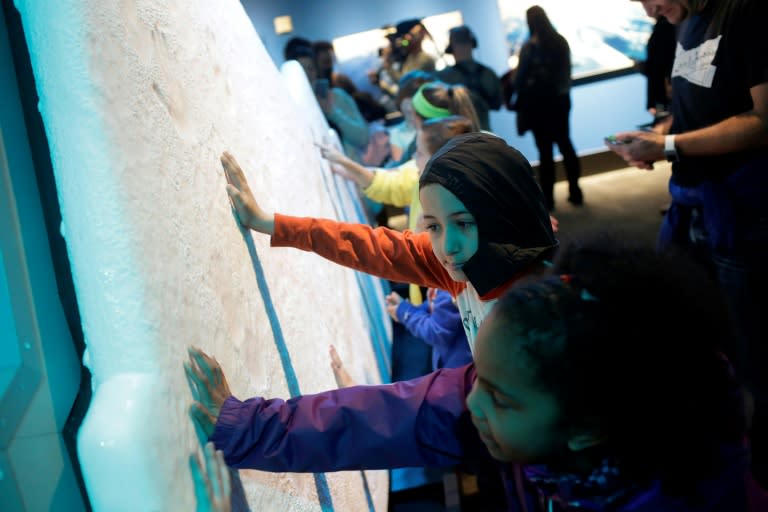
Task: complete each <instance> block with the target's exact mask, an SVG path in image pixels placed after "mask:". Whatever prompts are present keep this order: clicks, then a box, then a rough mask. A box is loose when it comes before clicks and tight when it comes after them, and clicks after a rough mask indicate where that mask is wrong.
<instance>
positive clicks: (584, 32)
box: [498, 0, 655, 81]
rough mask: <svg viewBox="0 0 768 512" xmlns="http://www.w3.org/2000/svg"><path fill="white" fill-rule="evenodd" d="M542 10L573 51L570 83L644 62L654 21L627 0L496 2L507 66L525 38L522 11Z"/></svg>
mask: <svg viewBox="0 0 768 512" xmlns="http://www.w3.org/2000/svg"><path fill="white" fill-rule="evenodd" d="M533 5H539V6H541V7H542V8H543V9H544V10H545V11H546V12H547V16H549V19H550V21H552V24H553V25H554V26H555V29H556V30H557V31H558V32H559V33H560V34H561V35H562V36H563V37H565V38H566V39H567V40H568V44H569V46H570V47H571V62H572V66H573V67H572V72H571V76H572V77H573V80H574V81H594V80H599V79H601V78H608V77H611V76H616V75H617V74H621V73H622V72H629V71H632V70H633V69H634V65H635V62H636V61H643V60H645V47H646V44H647V43H648V38H649V37H650V35H651V31H652V30H653V25H654V24H655V20H654V19H653V18H649V17H648V16H647V15H646V14H645V10H643V7H642V5H641V4H640V3H639V2H629V1H627V0H623V1H619V0H609V1H606V0H579V1H578V2H574V1H573V0H540V1H538V2H521V1H520V0H498V6H499V13H500V15H501V20H502V23H503V25H504V34H505V39H506V44H507V48H508V49H509V67H510V68H511V69H514V68H515V67H517V57H518V55H519V52H520V49H521V48H522V46H523V43H525V41H526V40H527V39H528V36H529V34H528V23H527V22H526V19H525V12H526V11H527V10H528V8H529V7H531V6H533Z"/></svg>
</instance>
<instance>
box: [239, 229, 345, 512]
mask: <svg viewBox="0 0 768 512" xmlns="http://www.w3.org/2000/svg"><path fill="white" fill-rule="evenodd" d="M235 216H236V215H235ZM238 224H239V223H238ZM241 229H242V232H243V239H244V240H245V244H246V246H248V254H250V255H251V262H252V263H253V271H254V273H255V274H256V283H257V284H258V286H259V291H260V292H261V298H262V301H263V302H264V309H266V312H267V318H269V325H270V327H272V334H273V336H274V339H275V345H276V346H277V353H278V354H279V355H280V363H281V364H282V366H283V373H284V374H285V380H286V382H287V383H288V392H289V393H290V395H291V397H295V396H298V395H300V394H301V390H300V389H299V380H298V379H297V378H296V372H295V371H294V369H293V363H292V362H291V354H290V353H289V352H288V346H287V345H286V343H285V338H284V337H283V329H282V327H280V320H279V319H278V318H277V311H276V310H275V305H274V303H273V302H272V295H271V294H270V293H269V286H268V285H267V279H266V278H265V276H264V268H263V267H262V266H261V261H259V255H258V254H257V253H256V245H255V244H254V242H253V236H252V235H251V233H250V231H249V230H246V229H243V228H241ZM314 477H315V488H316V490H317V497H318V500H319V502H320V506H321V508H322V510H323V512H333V510H334V508H333V498H332V497H331V491H330V489H329V487H328V480H327V479H326V478H325V474H324V473H315V474H314Z"/></svg>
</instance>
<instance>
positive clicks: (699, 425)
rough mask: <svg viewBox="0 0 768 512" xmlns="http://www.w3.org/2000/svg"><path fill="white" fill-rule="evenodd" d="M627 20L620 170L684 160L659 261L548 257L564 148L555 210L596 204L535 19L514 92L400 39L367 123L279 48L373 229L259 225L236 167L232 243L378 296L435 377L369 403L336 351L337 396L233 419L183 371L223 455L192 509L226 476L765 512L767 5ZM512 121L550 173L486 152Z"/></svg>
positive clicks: (312, 46) (530, 507) (313, 57)
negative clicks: (301, 253) (290, 251)
mask: <svg viewBox="0 0 768 512" xmlns="http://www.w3.org/2000/svg"><path fill="white" fill-rule="evenodd" d="M627 1H629V0H627ZM637 1H640V2H641V3H642V5H643V7H644V8H645V10H646V12H647V14H648V15H649V16H651V17H653V18H654V19H656V25H655V27H654V32H653V36H652V38H651V40H650V41H649V48H648V58H647V60H646V61H645V62H644V63H643V67H642V71H643V73H644V74H645V75H646V76H647V78H648V92H647V98H646V105H645V106H646V108H647V109H648V111H649V112H650V113H651V115H652V116H653V122H652V123H649V126H648V127H647V128H648V129H647V130H639V129H638V130H630V131H626V132H621V133H617V134H615V137H614V138H613V139H612V140H613V142H612V143H610V144H609V146H608V147H609V149H610V150H612V151H614V152H615V153H617V154H618V155H620V156H621V157H622V158H624V159H625V160H626V162H627V163H628V164H629V165H632V166H637V167H639V168H641V169H648V170H652V169H653V168H654V165H653V164H654V162H657V161H665V160H668V161H670V162H672V165H671V170H672V173H671V178H670V182H669V190H670V194H671V198H672V203H671V205H670V207H669V210H668V211H667V212H666V215H665V218H664V221H663V224H662V226H661V229H660V234H659V244H658V247H656V248H646V247H640V246H637V245H633V244H631V243H628V242H627V241H622V240H620V237H618V236H616V235H606V234H602V235H600V236H595V237H593V238H586V239H584V240H580V241H575V242H574V243H572V244H571V245H569V246H568V247H560V244H559V242H558V239H557V222H556V219H554V218H553V217H552V216H551V212H553V210H555V203H554V184H555V180H556V177H555V165H554V158H553V146H554V145H555V144H556V145H557V146H558V148H559V150H560V152H561V153H562V155H563V161H564V162H563V163H564V167H565V170H566V178H567V181H568V192H569V195H568V201H569V202H570V203H571V204H572V205H574V206H581V205H582V204H583V203H584V194H583V191H582V189H581V186H580V183H579V180H580V175H581V163H580V161H579V158H578V156H577V154H576V151H575V148H574V146H573V143H572V142H571V136H570V126H569V124H570V123H569V117H570V110H571V96H570V91H571V55H570V48H569V45H568V42H567V41H566V39H565V38H564V37H563V36H562V35H560V34H559V33H558V32H557V30H556V29H555V27H554V26H553V24H552V23H551V21H550V20H549V17H548V16H547V13H546V12H545V11H544V9H543V8H541V7H540V6H535V5H534V6H531V7H530V8H529V9H528V10H527V12H526V17H527V23H528V27H529V38H528V40H527V41H526V42H525V44H524V45H523V47H522V49H521V52H520V55H519V65H518V66H517V68H516V69H514V70H511V72H509V73H506V74H505V76H504V77H503V78H504V80H502V77H501V76H499V75H497V74H496V73H495V72H494V71H493V70H492V69H491V68H490V67H488V66H486V65H484V64H482V63H480V62H477V61H476V60H475V59H474V57H473V50H474V49H475V48H476V47H477V38H476V36H475V34H474V33H473V31H472V30H471V29H470V27H468V26H466V25H461V26H458V27H454V28H452V29H451V30H450V32H449V34H448V40H449V45H448V47H447V48H446V49H445V54H447V55H452V56H453V59H454V63H453V64H452V65H449V66H445V67H443V68H442V69H437V68H438V66H437V65H436V64H437V63H436V61H435V58H434V56H432V55H431V54H429V53H428V52H426V51H425V50H424V48H423V41H424V38H425V37H429V36H430V35H429V32H428V31H427V29H426V27H425V26H424V24H423V23H422V21H421V20H419V19H408V20H404V21H402V22H400V23H397V24H396V25H394V26H393V31H392V32H391V33H390V34H389V35H388V36H387V38H388V42H389V44H388V45H387V46H386V47H384V48H383V49H382V51H381V66H380V67H379V68H378V69H375V70H372V71H371V73H370V74H369V76H368V78H369V80H371V83H372V84H375V85H376V86H377V87H379V88H380V90H381V93H382V94H381V96H380V98H379V99H377V98H375V97H374V95H371V94H370V93H366V92H362V91H360V90H358V88H357V87H356V86H355V84H354V82H353V81H352V80H351V79H350V78H349V77H347V76H345V75H343V74H341V73H339V72H338V71H335V70H334V64H335V56H334V49H333V45H332V44H331V43H330V42H328V41H314V42H312V41H309V40H307V39H304V38H301V37H294V38H292V39H290V40H289V41H288V43H287V44H286V45H285V48H284V58H285V59H286V60H297V61H298V62H300V63H301V65H302V66H303V68H304V70H305V72H306V74H307V79H308V81H309V83H310V84H311V85H312V87H313V90H314V91H315V93H316V96H317V101H318V104H319V106H320V108H321V110H322V111H323V114H324V115H325V117H326V120H327V121H328V124H329V126H331V127H332V128H333V129H335V130H336V131H337V132H338V135H339V138H340V140H341V142H342V147H341V148H336V147H333V146H330V145H321V148H320V149H321V153H322V156H323V157H324V158H326V159H327V160H328V161H329V162H330V163H331V166H332V169H333V170H334V172H337V173H339V174H342V175H344V176H346V177H348V178H349V179H351V180H353V181H354V182H355V183H356V184H357V185H358V186H359V189H360V193H361V198H364V200H365V201H367V202H366V205H367V206H368V211H369V214H370V218H369V222H368V223H367V224H348V223H342V222H336V221H331V220H323V219H300V218H294V217H290V216H286V215H281V214H279V213H276V214H272V213H269V212H265V211H264V210H263V209H262V208H261V207H260V206H259V204H258V201H257V198H256V195H255V194H254V193H253V192H252V191H251V190H250V188H249V187H248V183H247V180H246V177H245V173H244V172H243V170H242V169H241V168H240V166H239V164H238V163H237V161H236V159H235V158H234V156H232V155H229V154H225V155H223V156H222V165H223V167H224V171H225V175H226V177H227V182H228V184H227V192H228V194H229V197H230V199H231V202H232V205H233V206H234V208H235V210H236V212H237V215H238V218H239V221H240V223H241V224H242V225H243V226H245V227H246V228H250V229H252V230H254V231H256V232H258V233H263V234H265V235H267V236H270V237H271V243H272V245H273V246H285V247H295V248H299V249H302V250H307V251H312V252H316V253H317V254H320V255H321V256H323V257H325V258H327V259H330V260H332V261H334V262H336V263H338V264H340V265H344V266H347V267H351V268H354V269H356V270H360V271H364V272H368V273H371V274H373V275H377V276H379V277H382V278H384V279H386V280H389V281H390V283H391V285H392V287H393V289H394V290H395V291H394V292H393V293H392V294H390V295H388V296H387V298H386V303H387V309H388V311H389V313H390V315H391V316H392V320H393V322H396V323H400V324H403V325H405V326H407V328H408V330H409V331H410V334H411V335H412V336H413V337H416V338H421V339H422V340H423V342H424V343H426V344H428V345H430V346H432V347H433V350H434V353H433V354H431V355H432V357H430V361H429V364H428V367H427V368H426V369H425V370H424V371H423V372H420V373H419V374H418V375H406V376H403V375H399V376H398V377H399V379H395V380H405V379H406V378H407V379H409V380H408V381H407V382H406V383H399V382H395V383H394V384H393V385H380V386H358V385H355V382H354V379H352V378H351V377H350V376H349V375H348V374H346V371H345V369H344V366H343V360H342V358H341V357H340V356H339V354H338V353H336V351H335V349H334V348H333V347H331V368H332V370H333V372H334V374H335V376H336V378H337V381H338V382H339V385H340V389H337V390H332V391H328V392H325V393H320V394H317V395H312V396H301V397H295V398H294V399H292V400H291V401H288V402H285V401H282V400H266V399H265V398H261V397H255V398H253V399H250V400H248V401H246V402H241V401H240V400H238V399H237V398H235V396H233V395H234V393H233V392H232V391H231V390H230V389H229V386H228V384H227V381H226V378H225V377H224V373H223V370H222V368H221V367H220V366H219V365H218V363H217V362H216V360H215V359H214V358H213V357H211V356H209V355H208V354H206V353H204V352H203V351H202V350H200V349H197V348H192V349H190V359H189V361H188V362H187V363H186V364H185V369H186V372H187V376H188V378H189V382H190V387H191V390H192V394H193V397H194V400H195V403H194V405H193V407H192V408H191V413H190V414H191V417H192V420H193V422H194V423H195V425H196V427H197V430H198V432H201V433H202V434H201V441H203V442H208V441H209V440H210V441H211V442H212V444H211V443H209V444H207V445H205V448H204V450H203V452H202V456H203V458H202V461H201V460H200V459H198V458H197V457H192V458H191V459H190V461H191V468H192V472H193V475H194V481H195V484H196V489H197V490H198V491H199V493H198V500H199V501H200V502H205V503H208V505H207V506H208V508H205V509H204V510H227V509H226V508H225V505H226V504H224V503H223V502H225V501H226V500H225V499H222V497H221V496H222V495H225V494H226V493H227V492H228V489H229V485H230V484H229V475H228V473H227V471H226V467H225V463H227V464H230V465H231V466H232V467H236V468H253V469H260V470H265V471H275V472H282V471H311V472H323V471H337V470H351V469H370V468H383V469H392V468H398V467H404V466H418V465H423V466H437V467H455V466H456V465H461V466H462V467H465V468H469V470H468V471H470V472H474V474H476V476H477V477H478V484H479V486H480V488H481V492H482V493H485V501H483V502H482V503H483V507H484V508H483V510H514V511H531V512H533V511H537V512H539V511H544V510H549V511H553V510H557V511H567V510H593V511H606V512H607V511H635V512H651V511H666V510H669V511H672V510H675V511H683V512H757V511H760V510H768V495H767V494H766V493H765V491H764V489H763V488H762V487H765V486H766V485H768V377H767V375H768V321H767V320H766V319H767V318H768V316H767V313H768V300H767V299H766V293H765V290H766V289H768V270H766V268H767V267H766V261H768V38H766V37H765V36H764V34H763V33H762V28H763V27H762V25H763V24H764V23H765V22H766V20H768V7H767V6H768V3H767V2H764V1H763V0H721V1H715V0H637ZM637 101H638V102H639V103H642V102H643V99H642V98H638V99H637ZM503 106H506V108H509V109H510V110H514V111H515V112H516V116H517V122H518V130H519V133H520V135H523V134H524V133H527V132H528V131H531V132H532V134H533V137H534V139H535V142H536V147H537V149H538V151H539V157H540V162H539V166H538V174H536V173H535V171H534V169H533V168H532V167H531V166H530V164H529V162H528V161H527V160H526V159H525V157H523V155H522V154H520V153H519V152H518V151H517V150H516V149H514V148H512V147H510V146H509V145H508V144H507V143H506V142H505V141H504V140H503V139H501V138H500V137H498V136H496V135H495V134H493V131H492V126H491V123H490V116H489V112H490V111H492V110H499V109H500V108H502V107H503ZM393 120H397V122H393ZM385 204H388V205H392V206H395V207H398V208H402V209H403V212H404V214H405V215H406V220H405V222H401V223H400V224H397V223H396V222H392V219H390V218H387V217H386V216H381V215H380V212H381V211H382V210H383V208H384V206H383V205H385ZM342 241H343V243H342ZM399 286H400V287H399ZM403 286H404V288H403ZM425 295H426V297H427V300H426V301H423V299H424V296H425ZM422 302H423V304H422ZM329 341H332V340H329ZM395 342H397V340H395ZM320 403H326V404H328V403H333V404H336V405H335V406H334V407H331V408H329V407H328V406H326V407H324V408H322V414H320V413H318V410H319V409H318V404H320ZM253 440H258V442H254V441H253ZM361 443H362V444H363V445H364V447H363V446H361ZM213 445H215V448H218V449H219V450H220V452H218V453H217V452H216V451H215V449H214V446H213ZM276 447H279V448H276ZM210 503H220V506H213V505H210Z"/></svg>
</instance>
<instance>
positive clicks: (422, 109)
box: [411, 84, 452, 119]
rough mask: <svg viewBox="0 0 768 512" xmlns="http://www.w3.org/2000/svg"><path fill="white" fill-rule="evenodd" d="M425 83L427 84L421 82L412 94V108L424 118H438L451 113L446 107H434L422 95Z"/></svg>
mask: <svg viewBox="0 0 768 512" xmlns="http://www.w3.org/2000/svg"><path fill="white" fill-rule="evenodd" d="M427 85H429V84H422V85H421V87H419V89H418V90H417V91H416V94H414V95H413V99H412V100H411V102H412V104H413V110H415V111H416V113H417V114H419V115H420V116H421V117H423V118H424V119H439V118H442V117H448V116H450V115H452V112H451V111H450V110H448V109H447V108H442V107H436V106H434V105H433V104H431V103H430V102H429V101H428V100H427V98H425V97H424V88H425V87H426V86H427Z"/></svg>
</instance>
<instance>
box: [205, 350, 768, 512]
mask: <svg viewBox="0 0 768 512" xmlns="http://www.w3.org/2000/svg"><path fill="white" fill-rule="evenodd" d="M475 377H476V373H475V368H474V365H472V364H470V365H467V366H463V367H461V368H452V369H443V370H439V371H437V372H434V373H431V374H428V375H425V376H423V377H419V378H416V379H413V380H409V381H404V382H396V383H393V384H386V385H378V386H355V387H349V388H342V389H336V390H333V391H326V392H323V393H318V394H315V395H304V396H299V397H296V398H292V399H290V400H287V401H284V400H266V399H263V398H251V399H249V400H246V401H245V402H241V401H240V400H238V399H236V398H235V397H230V398H228V399H227V400H226V401H225V402H224V405H223V407H222V409H221V413H220V415H219V418H218V421H217V423H216V428H215V430H214V433H213V435H212V436H211V441H213V442H214V444H215V445H216V447H217V448H218V449H220V450H223V452H224V458H225V460H226V462H227V464H228V465H230V466H233V467H236V468H248V469H258V470H262V471H272V472H313V473H314V472H327V471H342V470H358V469H392V468H398V467H414V466H433V467H439V466H453V465H455V464H456V463H458V462H460V461H464V462H467V461H469V462H472V461H475V462H478V461H480V462H482V461H486V462H488V459H490V456H489V454H488V452H487V451H486V450H485V447H484V446H483V444H482V442H481V441H480V439H479V437H478V435H477V431H476V430H475V429H474V427H473V426H472V424H471V421H470V418H469V412H468V410H467V407H466V400H465V399H466V396H467V394H468V393H469V391H470V389H471V387H472V384H473V382H474V380H475ZM729 451H730V452H731V455H732V456H731V457H730V458H729V462H728V463H727V464H724V470H723V472H722V474H721V475H720V476H719V477H718V478H717V479H715V480H712V481H708V482H704V483H703V484H702V487H701V488H702V494H701V495H702V496H703V497H704V500H703V501H704V503H700V504H697V505H692V504H689V503H683V502H681V501H680V500H678V499H674V498H668V497H666V496H664V495H663V494H662V493H661V491H660V488H659V486H650V487H649V488H647V489H643V490H640V491H639V492H636V493H634V494H633V495H632V496H631V497H630V498H629V499H628V500H624V501H623V502H622V504H621V505H620V506H618V507H616V508H611V509H604V510H606V511H607V510H612V511H616V512H667V511H669V512H672V511H674V512H745V511H750V512H757V511H760V510H762V511H765V510H768V508H763V507H768V500H766V501H764V502H758V501H755V500H759V499H764V498H765V495H764V494H761V493H760V491H759V490H758V488H757V487H756V486H752V487H749V485H751V481H750V479H749V478H748V476H747V475H748V472H747V471H746V466H747V463H746V456H745V453H744V452H743V450H742V449H741V447H732V448H731V449H729ZM497 464H498V463H497ZM500 467H501V466H500ZM524 470H525V468H522V470H521V466H512V465H508V466H505V467H503V468H502V473H503V476H504V478H505V487H506V490H507V497H508V505H509V510H510V511H514V512H541V511H547V510H551V511H558V510H559V511H565V510H569V511H570V510H584V511H586V510H601V509H600V508H599V507H598V508H596V507H595V506H594V505H592V506H591V505H590V504H589V503H588V502H579V501H578V500H577V499H575V497H573V496H571V495H569V492H568V489H565V488H557V489H556V490H555V491H552V489H549V490H547V491H544V490H543V489H539V488H537V487H535V486H534V485H533V484H532V483H531V482H530V481H527V480H526V479H525V477H524V476H523V474H524V472H525V471H524ZM749 499H752V500H753V503H752V504H751V505H748V500H749Z"/></svg>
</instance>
